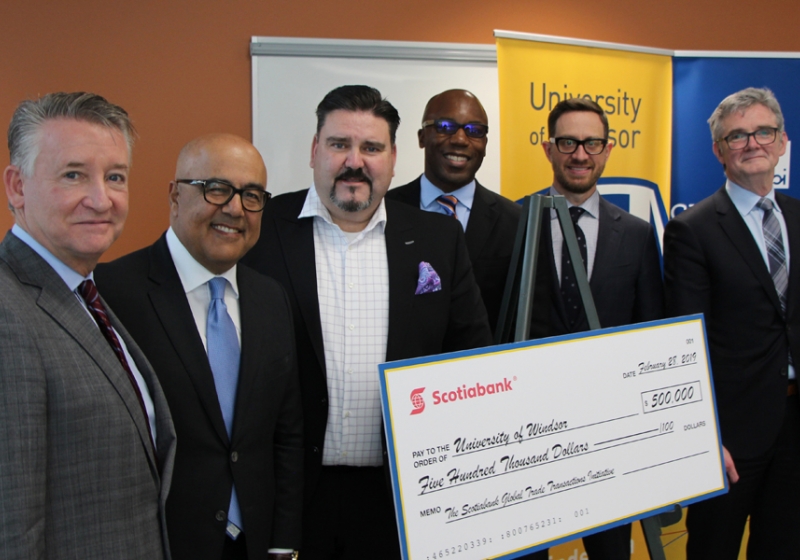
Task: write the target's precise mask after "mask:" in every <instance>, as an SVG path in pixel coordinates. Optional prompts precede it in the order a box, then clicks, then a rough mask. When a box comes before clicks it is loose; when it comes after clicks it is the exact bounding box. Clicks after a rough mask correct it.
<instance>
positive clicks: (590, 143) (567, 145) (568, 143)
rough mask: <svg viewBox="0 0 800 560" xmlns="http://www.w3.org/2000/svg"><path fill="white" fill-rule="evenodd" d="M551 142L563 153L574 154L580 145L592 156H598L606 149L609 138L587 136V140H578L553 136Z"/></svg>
mask: <svg viewBox="0 0 800 560" xmlns="http://www.w3.org/2000/svg"><path fill="white" fill-rule="evenodd" d="M550 143H551V144H555V145H556V148H558V151H559V152H561V153H562V154H574V153H575V152H576V151H577V150H578V146H583V151H584V152H586V153H587V154H589V155H590V156H596V155H599V154H602V153H603V150H605V149H606V145H607V144H608V140H606V139H605V138H587V139H585V140H577V139H575V138H569V137H563V136H562V137H560V138H551V139H550Z"/></svg>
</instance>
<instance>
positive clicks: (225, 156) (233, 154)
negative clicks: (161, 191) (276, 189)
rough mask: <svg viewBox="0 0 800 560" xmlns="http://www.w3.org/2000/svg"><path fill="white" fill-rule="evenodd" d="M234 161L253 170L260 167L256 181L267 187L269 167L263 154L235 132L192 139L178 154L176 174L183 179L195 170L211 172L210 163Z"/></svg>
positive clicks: (224, 163) (220, 164)
mask: <svg viewBox="0 0 800 560" xmlns="http://www.w3.org/2000/svg"><path fill="white" fill-rule="evenodd" d="M235 161H242V162H246V163H248V164H250V165H252V166H253V167H254V169H253V170H254V171H255V168H259V169H260V173H259V174H258V175H259V179H258V181H257V182H258V183H259V184H260V185H261V187H262V188H264V189H266V187H267V168H266V167H265V166H264V160H263V159H262V158H261V154H260V153H259V152H258V150H257V149H256V147H255V146H253V145H252V144H251V143H250V142H248V141H247V140H245V139H244V138H242V137H241V136H236V135H235V134H227V133H215V134H206V135H205V136H200V137H199V138H195V139H194V140H191V141H189V142H188V143H187V144H186V145H185V146H184V147H183V149H181V151H180V153H179V154H178V163H177V165H176V168H175V177H178V178H181V179H183V178H186V177H190V176H191V174H192V173H193V172H194V171H195V170H203V171H204V172H208V166H211V167H215V166H217V167H218V166H222V165H230V164H232V163H234V162H235ZM193 178H194V177H193ZM218 178H221V177H218Z"/></svg>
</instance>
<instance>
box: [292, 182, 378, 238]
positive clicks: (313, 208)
mask: <svg viewBox="0 0 800 560" xmlns="http://www.w3.org/2000/svg"><path fill="white" fill-rule="evenodd" d="M297 217H298V218H320V219H321V220H324V221H325V222H327V223H328V224H330V225H332V226H335V227H337V228H339V226H337V225H336V224H335V223H333V219H331V213H330V212H329V211H328V209H327V208H326V207H325V205H324V204H322V201H321V200H320V198H319V195H318V194H317V189H316V187H315V186H314V185H311V188H310V189H308V193H307V194H306V201H305V202H304V203H303V208H302V209H301V210H300V214H299V215H298V216H297ZM378 226H380V227H381V230H384V229H385V228H386V201H385V199H381V203H380V204H379V205H378V208H377V209H376V210H375V212H374V213H373V214H372V217H371V218H370V219H369V222H368V223H367V227H365V228H364V230H363V231H362V232H361V233H367V232H369V231H371V230H373V229H375V228H376V227H378ZM339 229H340V230H341V228H339Z"/></svg>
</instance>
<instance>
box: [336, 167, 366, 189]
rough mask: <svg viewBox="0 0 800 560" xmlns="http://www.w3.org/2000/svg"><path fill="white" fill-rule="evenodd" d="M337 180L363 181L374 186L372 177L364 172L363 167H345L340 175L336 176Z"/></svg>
mask: <svg viewBox="0 0 800 560" xmlns="http://www.w3.org/2000/svg"><path fill="white" fill-rule="evenodd" d="M335 180H336V181H363V182H365V183H367V184H368V185H369V186H370V187H372V179H370V178H369V177H367V175H366V174H365V173H364V170H363V169H361V168H358V169H352V168H350V167H347V168H345V170H344V171H342V172H341V173H340V174H339V175H337V176H336V179H335Z"/></svg>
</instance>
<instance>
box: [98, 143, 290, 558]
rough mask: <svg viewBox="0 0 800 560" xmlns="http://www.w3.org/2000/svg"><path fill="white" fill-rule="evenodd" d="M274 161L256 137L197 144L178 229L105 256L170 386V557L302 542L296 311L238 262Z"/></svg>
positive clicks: (127, 317) (115, 298) (184, 157)
mask: <svg viewBox="0 0 800 560" xmlns="http://www.w3.org/2000/svg"><path fill="white" fill-rule="evenodd" d="M266 186H267V171H266V168H265V167H264V162H263V160H262V159H261V155H260V154H259V153H258V151H257V150H256V148H255V147H254V146H253V145H252V144H250V142H248V141H246V140H244V139H243V138H240V137H238V136H233V135H230V134H211V135H207V136H202V137H200V138H197V139H195V140H193V141H191V142H189V143H188V144H187V145H186V146H185V147H184V148H183V150H182V151H181V153H180V156H179V157H178V164H177V169H176V172H175V179H174V180H173V181H172V182H170V187H169V208H170V228H169V229H168V230H167V232H166V233H165V234H164V235H163V236H162V237H161V238H160V239H159V240H158V241H156V243H155V244H153V245H152V246H150V247H147V248H146V249H142V250H140V251H137V252H135V253H132V254H130V255H128V256H126V257H122V258H121V259H118V260H116V261H114V262H112V263H109V264H106V265H102V266H101V267H99V268H98V270H97V273H96V276H95V277H96V279H97V283H98V285H99V286H100V289H101V291H102V292H103V294H104V295H105V296H106V298H107V299H108V301H109V302H113V303H112V305H114V306H115V307H118V313H119V317H120V319H121V320H122V322H123V324H125V325H126V326H127V327H128V328H129V329H130V332H131V334H132V335H133V338H134V339H135V340H136V341H137V342H138V343H139V345H140V346H141V348H142V350H144V353H145V354H146V356H147V358H148V360H149V361H150V363H151V364H152V365H153V368H154V369H155V371H156V374H157V375H158V377H159V379H160V381H161V384H162V386H163V387H164V392H165V393H166V396H167V401H168V402H169V406H170V409H171V411H172V415H173V418H174V422H175V430H176V432H177V435H178V440H179V441H180V443H179V445H178V451H177V455H176V459H175V474H174V477H173V485H172V491H171V493H170V495H169V499H168V501H167V508H166V509H167V529H168V531H169V540H170V548H171V551H172V558H173V559H174V560H181V559H187V560H189V559H191V560H198V559H200V560H204V559H207V560H220V559H224V560H227V559H247V558H250V559H251V560H252V559H255V558H259V559H260V558H276V559H277V558H291V557H292V554H293V552H294V550H296V549H297V548H298V547H299V546H300V542H299V539H300V526H301V502H302V485H303V449H302V413H301V406H300V388H299V378H298V372H297V359H296V352H295V342H294V332H293V323H292V316H291V310H290V308H289V303H288V300H287V298H286V294H285V292H284V290H283V288H281V287H280V285H278V283H277V282H275V281H273V280H271V279H269V278H267V277H265V276H262V275H260V274H258V273H256V272H254V271H253V270H251V269H249V268H248V267H246V266H244V265H241V264H237V263H238V261H239V259H241V258H242V257H243V256H244V254H245V253H246V252H247V251H248V250H250V248H251V247H252V246H253V245H254V244H255V243H256V241H257V240H258V238H259V235H260V232H261V215H262V210H263V209H264V206H265V205H266V203H267V200H268V199H269V198H270V195H269V193H268V192H267V191H266Z"/></svg>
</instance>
